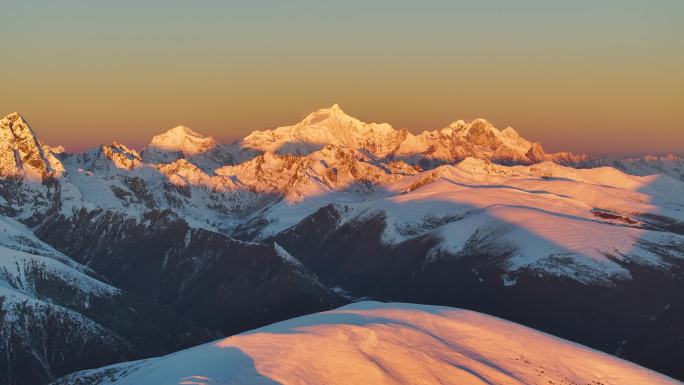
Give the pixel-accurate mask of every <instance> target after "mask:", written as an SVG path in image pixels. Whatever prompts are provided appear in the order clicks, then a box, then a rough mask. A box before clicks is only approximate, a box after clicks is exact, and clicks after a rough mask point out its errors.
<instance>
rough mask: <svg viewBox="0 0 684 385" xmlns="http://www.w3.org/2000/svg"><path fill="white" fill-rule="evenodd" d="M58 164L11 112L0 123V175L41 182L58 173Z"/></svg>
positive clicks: (23, 121) (26, 126)
mask: <svg viewBox="0 0 684 385" xmlns="http://www.w3.org/2000/svg"><path fill="white" fill-rule="evenodd" d="M58 163H59V161H58V160H57V159H56V158H55V157H54V156H53V155H52V154H50V153H49V151H48V150H47V148H44V146H43V144H42V143H41V142H40V141H39V140H38V138H37V137H36V134H35V133H34V132H33V130H32V129H31V127H30V126H29V124H28V122H27V121H26V120H25V119H24V117H23V116H21V115H20V114H19V113H17V112H13V113H11V114H9V115H7V116H5V117H4V118H3V119H0V175H3V176H9V175H15V176H20V175H28V176H31V177H33V178H37V179H41V178H42V177H44V176H47V175H49V174H50V173H52V172H53V171H59V170H61V166H60V165H58Z"/></svg>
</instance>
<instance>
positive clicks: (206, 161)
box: [142, 126, 235, 172]
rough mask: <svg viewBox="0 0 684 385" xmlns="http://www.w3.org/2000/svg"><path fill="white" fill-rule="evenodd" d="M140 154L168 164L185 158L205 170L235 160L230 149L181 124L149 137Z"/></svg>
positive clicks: (152, 161) (146, 159) (149, 160)
mask: <svg viewBox="0 0 684 385" xmlns="http://www.w3.org/2000/svg"><path fill="white" fill-rule="evenodd" d="M142 156H143V158H144V159H145V161H146V162H148V163H171V162H174V161H176V160H178V159H186V160H189V161H191V162H192V163H194V164H195V165H197V166H198V167H200V168H201V169H203V170H205V171H206V172H211V170H214V169H215V168H217V167H221V166H223V165H226V164H231V163H234V162H235V158H234V155H233V154H231V149H230V148H228V147H227V146H224V145H222V144H220V143H218V142H217V141H216V140H214V138H211V137H208V136H204V135H201V134H198V133H196V132H195V131H193V130H191V129H189V128H187V127H185V126H177V127H174V128H172V129H170V130H168V131H166V132H165V133H163V134H160V135H157V136H155V137H153V138H152V141H151V142H150V144H149V145H148V146H147V147H145V149H144V150H143V151H142Z"/></svg>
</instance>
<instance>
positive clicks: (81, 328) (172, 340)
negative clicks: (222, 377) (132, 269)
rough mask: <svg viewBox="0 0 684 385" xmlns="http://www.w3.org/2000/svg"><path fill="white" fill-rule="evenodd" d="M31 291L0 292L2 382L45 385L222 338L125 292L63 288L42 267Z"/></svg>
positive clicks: (31, 271) (33, 271)
mask: <svg viewBox="0 0 684 385" xmlns="http://www.w3.org/2000/svg"><path fill="white" fill-rule="evenodd" d="M25 271H26V277H25V279H26V280H28V281H30V282H31V286H32V287H33V289H34V291H35V292H34V293H33V296H31V297H29V296H27V297H25V298H23V297H20V298H19V300H17V299H16V298H8V297H7V296H6V295H0V339H1V340H2V341H3V343H2V344H0V357H2V359H0V373H3V374H6V375H3V376H1V377H0V384H3V385H15V384H16V385H20V384H40V383H46V382H48V381H50V380H53V379H55V378H58V377H60V376H62V375H65V374H67V373H71V372H74V371H77V370H82V369H87V368H92V367H97V366H102V365H107V364H111V363H114V362H121V361H128V360H134V359H140V358H144V357H150V356H156V355H161V354H166V353H169V352H172V351H176V350H179V349H183V348H185V347H190V346H194V345H196V344H198V343H202V342H206V341H208V340H212V339H215V338H217V337H219V336H220V333H218V332H210V331H208V330H204V329H201V328H198V327H195V326H194V325H193V324H192V323H190V322H189V321H186V320H184V319H182V318H180V317H178V316H176V315H175V314H174V313H172V312H171V311H169V310H168V309H165V308H163V307H161V306H157V305H154V304H152V303H150V302H148V301H143V300H141V299H138V298H136V297H134V296H132V295H129V294H126V293H115V294H112V295H96V294H93V293H89V292H84V291H80V290H78V289H75V288H73V287H70V286H69V285H65V284H64V282H63V281H61V280H60V277H58V276H55V275H54V274H53V273H52V272H51V271H49V270H45V269H43V268H42V267H41V266H40V265H36V266H33V267H29V268H27V269H26V270H25Z"/></svg>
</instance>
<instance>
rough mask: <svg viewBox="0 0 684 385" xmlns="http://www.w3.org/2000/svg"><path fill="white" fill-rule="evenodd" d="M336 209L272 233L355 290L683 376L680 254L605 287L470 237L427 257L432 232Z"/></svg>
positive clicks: (329, 280)
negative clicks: (534, 332) (454, 311)
mask: <svg viewBox="0 0 684 385" xmlns="http://www.w3.org/2000/svg"><path fill="white" fill-rule="evenodd" d="M339 218H340V209H339V208H337V207H334V206H332V205H331V206H326V207H323V208H321V209H320V210H319V211H318V212H316V213H315V214H313V215H311V216H310V217H308V218H306V219H305V220H303V221H302V222H301V223H299V224H298V225H297V226H295V227H293V228H291V229H289V230H287V231H285V232H283V233H281V234H279V235H277V236H275V237H274V240H275V241H277V242H278V243H279V244H282V245H283V246H284V247H285V248H287V249H288V250H290V251H292V253H293V254H294V255H296V256H297V257H299V258H301V261H302V263H304V264H305V265H306V266H307V267H308V268H309V269H310V270H311V271H313V272H314V273H316V274H317V275H318V276H319V277H320V278H321V280H322V281H323V282H324V283H325V284H327V285H328V286H331V287H335V286H340V287H342V288H344V289H345V290H346V291H347V292H349V293H350V294H351V295H352V296H355V297H371V298H375V299H379V300H386V301H403V302H414V303H424V304H434V305H447V306H455V307H463V308H466V309H472V310H476V311H480V312H484V313H488V314H492V315H496V316H499V317H502V318H506V319H510V320H513V321H515V322H519V323H522V324H525V325H528V326H530V327H533V328H536V329H539V330H542V331H545V332H549V333H551V334H555V335H558V336H560V337H563V338H566V339H569V340H572V341H577V342H579V343H582V344H585V345H587V346H591V347H594V348H596V349H600V350H603V351H605V352H607V353H611V354H616V355H618V356H620V357H623V358H625V359H628V360H631V361H634V362H636V363H639V364H641V365H644V366H646V367H649V368H652V369H654V370H656V371H659V372H661V373H665V374H668V375H670V376H673V377H676V378H684V367H683V366H682V365H681V363H682V362H684V328H682V325H683V324H684V323H683V320H684V318H682V317H684V311H683V309H684V297H682V296H681V293H682V292H684V261H681V260H679V259H675V258H670V259H668V262H669V263H670V266H669V267H668V268H667V269H664V268H657V267H645V266H642V265H637V264H630V263H623V267H625V268H626V269H628V270H629V271H630V274H631V276H632V278H631V279H623V280H617V281H614V282H613V283H612V285H611V286H605V285H592V284H586V283H581V282H578V281H575V280H572V279H569V278H563V277H554V276H550V275H548V274H542V273H540V272H537V271H534V270H532V269H527V270H520V271H517V272H516V273H515V275H514V276H510V274H508V273H507V272H506V270H505V269H504V268H503V267H502V266H503V265H504V262H505V261H506V260H507V258H508V257H509V253H510V252H511V251H510V250H507V249H506V247H505V246H502V245H486V244H476V243H473V245H472V247H470V248H469V249H468V250H466V251H465V252H464V253H462V254H460V255H457V256H449V255H443V256H439V258H436V259H435V260H433V261H428V260H427V255H426V254H427V251H428V250H430V249H431V247H432V246H433V245H434V244H435V243H436V240H434V239H431V238H430V237H422V238H416V239H412V240H409V241H405V242H403V243H400V244H397V245H393V246H387V245H384V244H383V243H382V242H381V240H380V239H381V238H380V236H381V234H382V230H383V228H384V218H383V217H382V215H378V216H376V217H372V218H370V219H367V220H366V221H364V222H347V223H345V224H343V225H341V226H338V220H339ZM653 251H654V252H657V253H659V254H661V255H663V254H662V250H657V249H655V248H654V249H653ZM558 262H559V263H562V261H558ZM507 280H508V282H507Z"/></svg>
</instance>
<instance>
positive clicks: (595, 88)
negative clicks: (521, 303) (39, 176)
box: [0, 0, 684, 154]
mask: <svg viewBox="0 0 684 385" xmlns="http://www.w3.org/2000/svg"><path fill="white" fill-rule="evenodd" d="M0 43H1V44H0V47H2V49H3V53H2V64H0V114H3V115H4V114H5V113H9V112H12V111H19V112H20V113H22V114H23V115H24V116H25V117H26V118H27V120H28V121H29V122H30V123H31V124H32V126H33V128H34V129H35V130H36V131H37V132H38V134H39V135H40V136H41V138H43V140H44V141H45V142H47V143H48V144H64V145H65V146H66V147H67V149H70V150H81V149H84V148H86V147H90V146H94V145H97V144H100V143H108V142H111V141H112V140H117V141H120V142H123V143H126V144H130V145H133V146H141V145H144V144H145V143H147V142H148V141H149V138H150V137H151V136H152V135H153V134H156V133H159V132H162V131H164V130H166V129H168V128H170V127H172V126H175V125H178V124H184V125H187V126H189V127H192V128H193V129H195V130H197V131H199V132H202V133H205V134H208V135H212V136H214V137H216V138H217V139H219V140H221V141H225V142H227V141H231V140H234V139H236V138H239V137H241V136H243V135H244V134H246V133H248V132H249V131H252V130H254V129H263V128H272V127H275V126H280V125H287V124H291V123H295V122H297V121H299V120H300V119H301V118H302V117H303V116H305V115H306V114H307V113H308V112H310V111H313V110H315V109H317V108H321V107H327V106H329V105H331V104H333V103H335V102H337V103H340V105H341V106H342V108H344V109H345V110H346V111H347V112H348V113H349V114H351V115H354V116H356V117H358V118H360V119H362V120H366V121H387V122H389V123H391V124H392V125H394V126H395V127H397V128H401V127H407V128H409V129H410V130H412V131H414V132H419V131H422V130H424V129H434V128H440V127H443V126H446V125H447V124H448V123H449V122H451V121H453V120H456V119H460V118H462V119H472V118H475V117H485V118H487V119H489V120H490V121H492V122H494V124H495V125H497V126H499V127H501V128H503V127H506V126H512V127H514V128H516V129H517V130H518V131H519V132H520V133H521V134H522V135H523V136H525V137H527V138H529V139H531V140H538V141H541V142H542V144H543V145H544V147H545V148H546V149H547V150H550V151H556V150H570V151H577V152H588V153H592V154H640V153H655V154H663V153H669V152H673V153H677V154H684V1H682V0H652V1H646V0H642V1H632V0H592V1H588V0H575V1H559V0H519V1H510V0H500V1H487V0H483V1H477V2H476V1H469V2H465V1H455V0H451V1H427V0H424V1H402V0H387V1H371V0H366V1H356V0H346V1H322V0H288V1H283V0H250V1H227V0H226V1H218V0H216V1H203V0H195V1H189V0H185V1H172V0H163V1H161V0H159V1H149V0H148V1H139V0H136V1H133V0H117V1H92V0H82V1H73V0H71V1H70V0H62V1H25V0H19V1H13V0H9V1H8V0H3V1H2V21H0Z"/></svg>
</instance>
